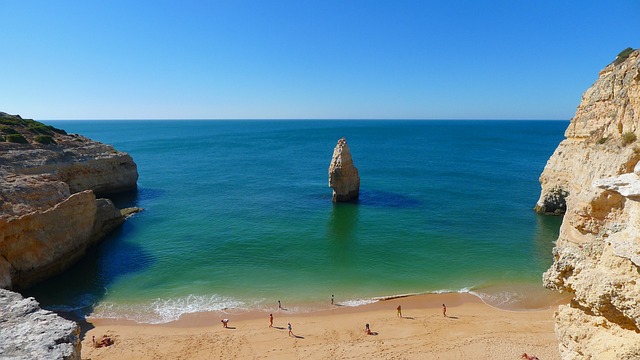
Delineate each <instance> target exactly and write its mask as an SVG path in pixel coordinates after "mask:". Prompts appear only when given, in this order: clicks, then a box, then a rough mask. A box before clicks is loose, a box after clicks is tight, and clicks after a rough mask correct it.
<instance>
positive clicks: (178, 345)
mask: <svg viewBox="0 0 640 360" xmlns="http://www.w3.org/2000/svg"><path fill="white" fill-rule="evenodd" d="M442 304H445V305H446V307H447V313H446V314H447V316H443V313H442ZM398 305H400V306H402V317H399V316H398V314H397V310H396V308H397V307H398ZM287 306H288V305H287V304H286V302H283V308H284V309H287ZM556 309H557V304H551V305H550V307H549V308H548V309H545V310H536V311H533V310H532V311H506V310H500V309H496V308H494V307H491V306H489V305H486V304H484V303H483V302H482V301H481V300H480V299H479V298H477V297H475V296H473V295H471V294H464V293H449V294H428V295H416V296H408V297H399V298H394V299H388V300H383V301H378V302H375V303H372V304H368V305H363V306H358V307H345V306H333V307H332V308H331V309H329V310H323V311H318V312H312V313H293V312H290V311H289V310H279V309H277V304H274V310H273V312H271V313H272V314H273V317H274V321H273V327H269V312H263V311H257V312H252V311H244V312H238V311H235V312H225V311H216V312H205V313H197V314H186V315H183V316H182V317H180V319H179V320H177V321H174V322H170V323H165V324H139V323H135V322H132V321H124V320H113V319H91V318H89V319H87V323H85V324H84V326H83V339H82V358H83V359H165V358H172V359H270V358H278V359H303V358H304V359H329V358H331V359H363V358H376V359H466V358H485V359H519V358H520V356H521V355H522V353H525V352H526V353H527V354H535V355H537V356H538V357H539V358H540V359H545V360H549V359H560V355H559V351H558V345H557V340H556V336H555V334H554V321H553V314H554V312H555V310H556ZM222 319H229V323H228V328H224V327H223V325H222V323H221V320H222ZM288 323H291V324H292V332H293V334H294V336H290V335H289V334H288V330H287V324H288ZM367 323H368V324H370V328H371V331H373V332H374V334H373V335H367V334H366V333H365V331H364V329H365V324H367ZM103 335H108V336H110V337H111V338H112V339H113V340H114V344H113V345H110V346H107V347H101V348H96V347H94V346H93V345H92V337H94V336H95V338H96V339H100V338H102V336H103Z"/></svg>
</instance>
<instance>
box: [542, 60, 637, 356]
mask: <svg viewBox="0 0 640 360" xmlns="http://www.w3.org/2000/svg"><path fill="white" fill-rule="evenodd" d="M638 135H640V52H639V51H637V50H636V51H625V52H623V53H621V54H620V55H619V57H618V58H617V59H616V61H614V63H612V64H609V65H608V66H606V67H605V68H604V69H603V70H602V71H601V72H600V75H599V78H598V80H597V81H596V82H595V83H594V84H593V85H592V86H591V87H590V88H589V89H588V90H587V91H586V92H585V93H584V95H583V96H582V101H581V103H580V105H579V106H578V109H577V111H576V114H575V116H574V118H573V119H571V122H570V124H569V127H568V128H567V130H566V132H565V137H566V138H565V140H563V141H562V142H561V143H560V144H559V146H558V148H557V149H556V150H555V152H554V153H553V155H552V156H551V158H550V159H549V161H548V162H547V164H546V166H545V169H544V171H543V173H542V175H541V177H540V183H541V185H542V192H541V196H540V199H539V200H538V202H537V204H536V210H537V211H539V212H543V213H555V214H562V213H564V218H563V221H562V225H561V227H560V235H559V237H558V241H557V243H556V246H555V248H554V250H553V256H554V262H553V265H552V266H551V268H550V269H549V270H547V272H545V274H544V275H543V282H544V285H545V286H546V287H548V288H550V289H555V290H558V291H560V292H569V293H571V294H573V299H572V301H571V303H570V304H569V305H567V306H561V307H560V308H559V310H558V312H557V313H556V316H555V321H556V334H557V336H558V339H559V343H560V344H559V346H560V352H561V355H562V357H563V358H564V359H637V358H640V308H638V306H637V303H638V301H639V300H640V271H639V269H640V268H639V267H640V191H639V190H640V175H639V174H640V165H639V160H640V143H639V142H638V140H637V139H638Z"/></svg>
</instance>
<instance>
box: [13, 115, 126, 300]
mask: <svg viewBox="0 0 640 360" xmlns="http://www.w3.org/2000/svg"><path fill="white" fill-rule="evenodd" d="M0 140H2V141H0V184H1V185H2V186H1V188H0V288H8V289H21V288H25V287H28V286H30V285H32V284H33V283H35V282H37V281H40V280H43V279H45V278H47V277H50V276H53V275H55V274H57V273H59V272H61V271H63V270H64V269H66V268H67V267H68V266H69V265H71V264H73V263H74V262H75V261H77V260H78V259H79V257H80V256H82V255H83V254H84V253H85V251H86V249H87V248H88V247H90V246H91V245H93V244H95V242H97V241H99V240H100V239H101V238H102V237H103V236H104V235H105V234H106V233H108V232H109V231H111V230H112V229H113V228H114V227H116V226H118V225H120V224H121V223H122V222H123V221H124V215H123V214H122V213H121V211H120V210H119V209H116V208H115V206H114V205H113V203H112V202H111V201H109V200H107V199H96V194H98V195H104V194H109V193H114V192H121V191H126V190H132V189H135V188H136V182H137V179H138V172H137V168H136V164H135V163H134V162H133V159H131V157H130V156H129V155H128V154H126V153H123V152H119V151H116V150H115V149H114V148H113V147H112V146H109V145H105V144H102V143H99V142H95V141H92V140H90V139H87V138H85V137H82V136H79V135H67V134H66V133H65V132H64V131H62V130H59V129H55V128H53V127H51V126H46V125H44V124H41V123H39V122H36V121H33V120H27V119H22V118H20V117H19V116H12V115H7V114H5V113H0Z"/></svg>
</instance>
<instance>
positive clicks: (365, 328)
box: [364, 324, 372, 335]
mask: <svg viewBox="0 0 640 360" xmlns="http://www.w3.org/2000/svg"><path fill="white" fill-rule="evenodd" d="M364 332H365V333H366V334H367V335H371V334H372V333H371V329H370V328H369V324H365V325H364Z"/></svg>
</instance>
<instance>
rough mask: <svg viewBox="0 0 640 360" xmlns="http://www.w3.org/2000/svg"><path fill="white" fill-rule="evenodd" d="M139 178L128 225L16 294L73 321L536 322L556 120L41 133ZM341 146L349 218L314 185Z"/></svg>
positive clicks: (284, 123) (327, 191)
mask: <svg viewBox="0 0 640 360" xmlns="http://www.w3.org/2000/svg"><path fill="white" fill-rule="evenodd" d="M44 122H45V123H47V124H51V125H53V126H56V127H58V128H62V129H65V130H66V131H67V132H69V133H78V134H82V135H84V136H87V137H89V138H91V139H93V140H97V141H101V142H104V143H107V144H111V145H113V146H114V147H115V148H116V149H118V150H120V151H125V152H127V153H129V154H130V155H131V156H132V157H133V159H134V161H135V162H136V163H137V165H138V172H139V174H140V178H139V180H138V191H137V192H135V193H129V194H123V195H119V196H118V197H116V198H114V199H113V200H114V202H115V203H116V205H117V206H119V207H129V206H138V207H142V208H144V211H143V212H141V213H138V214H136V215H134V216H133V217H131V218H129V219H128V220H127V221H126V223H125V224H124V225H123V226H122V227H121V228H120V229H118V230H117V231H116V232H115V233H114V234H112V235H110V236H109V237H108V238H107V239H106V240H105V241H103V242H102V243H101V244H100V245H99V246H97V247H96V248H95V249H92V250H91V251H90V252H89V254H88V255H87V256H86V257H85V258H83V259H82V260H81V261H80V262H79V263H78V264H76V265H74V266H73V267H72V268H71V269H69V270H68V271H66V272H65V273H63V274H61V275H59V276H57V277H55V278H53V279H51V280H48V281H46V282H45V283H43V284H40V285H38V286H36V287H33V288H31V289H29V290H27V291H26V292H25V294H26V295H28V296H35V297H36V299H38V301H39V302H40V303H41V304H42V306H43V307H45V308H50V309H54V310H61V311H69V312H74V313H77V314H78V315H80V316H91V317H102V318H123V319H132V320H135V321H139V322H144V323H161V322H168V321H172V320H175V319H177V318H178V317H179V316H180V315H181V314H184V313H192V312H200V311H222V310H225V309H235V310H236V311H243V310H265V311H266V310H268V309H274V308H275V306H277V301H278V300H280V301H281V302H282V304H283V306H284V307H287V308H288V309H289V310H290V311H296V312H305V311H314V310H319V309H324V308H328V307H329V306H330V305H329V304H330V298H331V295H334V296H335V299H336V300H335V301H336V303H338V304H341V305H345V306H357V305H361V304H366V303H370V302H373V301H376V300H377V299H379V298H384V297H390V296H395V295H400V294H423V293H441V292H470V293H473V294H476V295H478V296H479V297H481V298H482V299H483V300H484V301H485V302H487V303H488V304H490V305H493V306H496V307H500V308H507V309H516V310H518V309H522V310H527V309H536V308H542V307H545V306H548V304H549V303H550V302H553V301H554V299H555V298H556V297H557V295H555V294H553V293H552V292H550V291H548V290H545V289H544V288H543V287H542V283H541V276H542V273H543V272H544V271H545V270H546V269H547V268H548V267H549V266H550V265H551V262H552V252H551V251H552V248H553V245H554V241H555V240H556V239H557V236H558V229H559V226H560V223H561V218H559V217H549V216H541V215H537V214H535V213H534V211H533V207H534V205H535V202H536V201H537V199H538V196H539V194H540V185H539V182H538V178H539V176H540V174H541V172H542V170H543V168H544V165H545V163H546V161H547V159H548V158H549V157H550V156H551V154H552V153H553V151H554V149H555V148H556V147H557V145H558V143H559V142H560V141H561V140H562V139H563V134H564V130H565V129H566V127H567V125H568V121H492V120H482V121H480V120H473V121H472V120H468V121H467V120H458V121H435V120H430V121H406V120H358V121H356V120H349V121H347V120H345V121H339V120H299V121H294V120H279V121H276V120H251V121H249V120H245V121H235V120H234V121H232V120H226V121H207V120H136V121H133V120H131V121H121V120H119V121H44ZM342 137H346V139H347V143H348V145H349V148H350V150H351V154H352V157H353V161H354V164H355V166H356V167H357V168H358V171H359V174H360V178H361V187H360V199H359V201H358V202H357V203H343V204H334V203H332V201H331V188H329V187H328V168H329V163H330V161H331V156H332V154H333V148H334V147H335V145H336V143H337V141H338V139H340V138H342Z"/></svg>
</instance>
